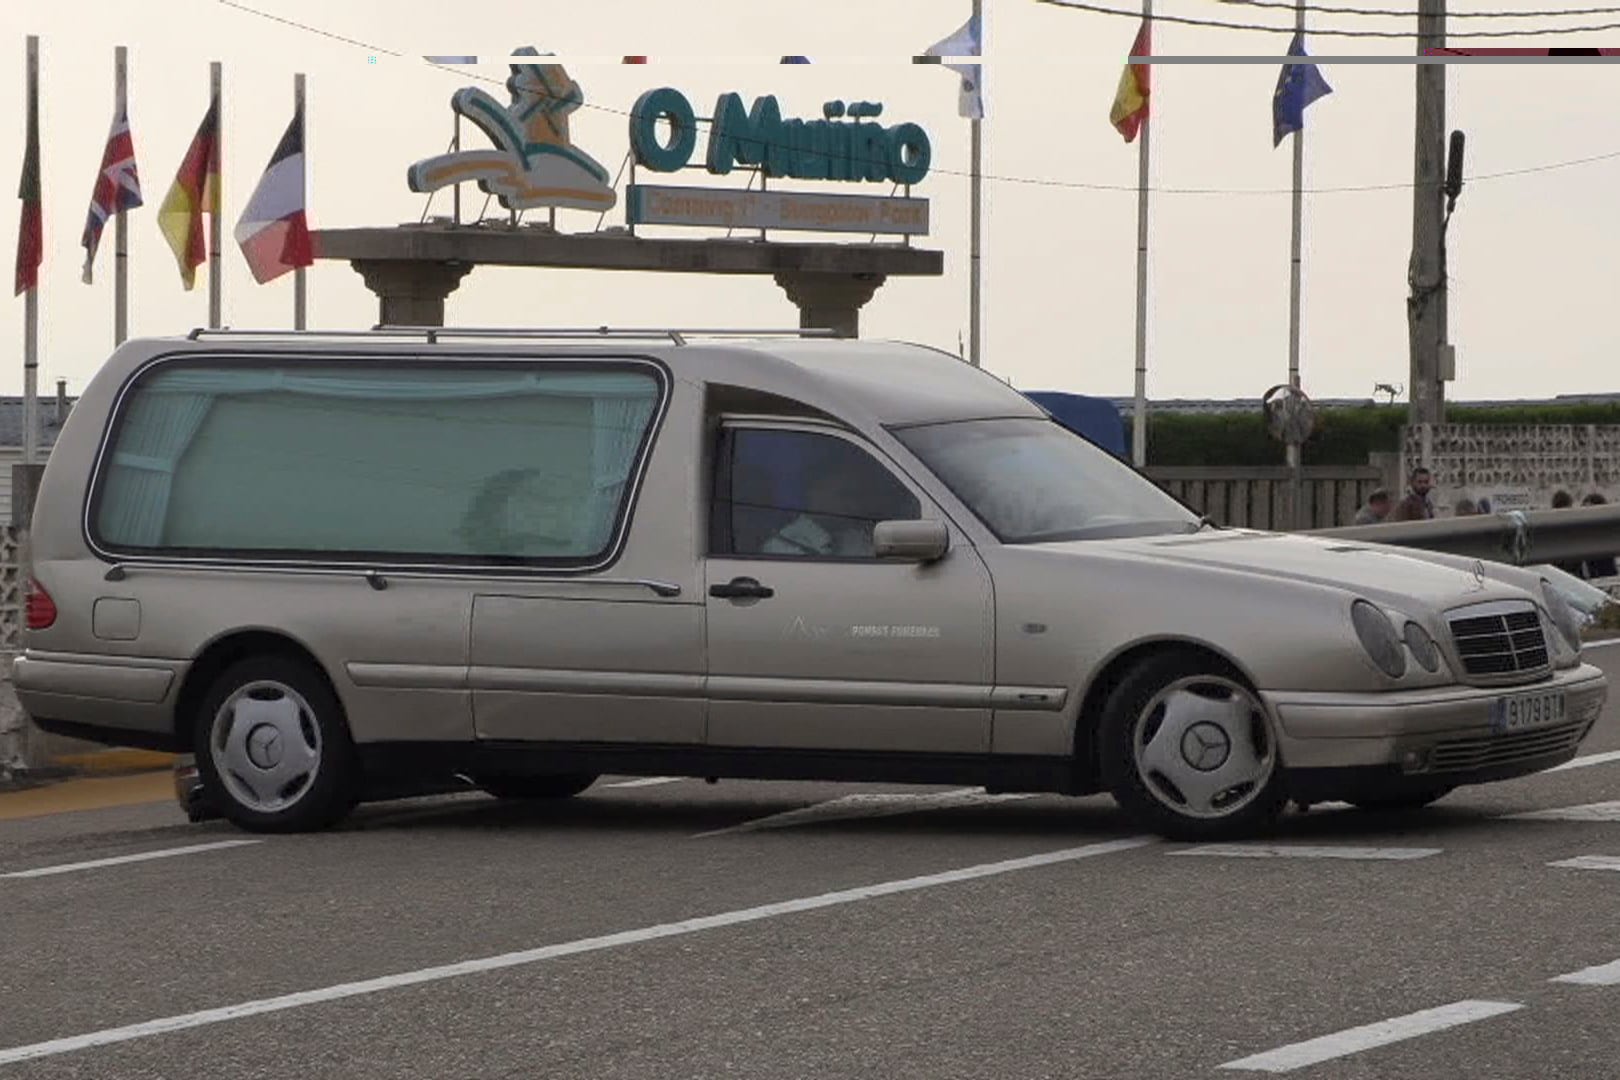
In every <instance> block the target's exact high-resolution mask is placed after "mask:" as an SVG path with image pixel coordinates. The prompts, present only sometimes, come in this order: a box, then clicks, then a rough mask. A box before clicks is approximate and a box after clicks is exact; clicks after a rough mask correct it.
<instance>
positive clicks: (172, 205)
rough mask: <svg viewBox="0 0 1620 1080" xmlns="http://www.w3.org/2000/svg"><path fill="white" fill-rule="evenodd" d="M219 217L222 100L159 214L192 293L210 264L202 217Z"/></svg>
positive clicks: (194, 141)
mask: <svg viewBox="0 0 1620 1080" xmlns="http://www.w3.org/2000/svg"><path fill="white" fill-rule="evenodd" d="M205 213H206V214H209V215H211V216H213V217H218V216H219V99H218V98H215V99H214V100H213V101H211V102H209V104H208V114H207V115H206V116H204V117H203V122H202V124H201V125H200V126H199V127H198V128H197V134H196V135H195V136H194V137H193V138H192V140H191V148H190V149H188V150H187V151H186V157H185V160H184V161H182V162H181V163H180V171H179V172H178V173H176V174H175V177H174V185H173V186H172V187H170V188H169V194H168V196H167V197H166V198H165V199H164V200H163V206H162V208H161V209H159V210H158V228H160V229H162V230H163V236H164V238H165V239H167V240H168V241H169V247H171V248H173V249H174V257H175V258H176V259H178V260H179V261H180V280H181V281H182V282H183V283H184V284H185V287H186V289H187V290H188V291H189V290H190V289H191V288H192V286H194V285H195V284H196V283H197V267H199V266H201V265H202V264H203V263H205V262H207V261H208V241H207V239H206V237H205V236H204V235H203V225H202V216H203V214H205Z"/></svg>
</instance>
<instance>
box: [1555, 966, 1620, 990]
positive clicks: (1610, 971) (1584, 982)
mask: <svg viewBox="0 0 1620 1080" xmlns="http://www.w3.org/2000/svg"><path fill="white" fill-rule="evenodd" d="M1547 981H1548V982H1555V983H1570V984H1572V985H1574V986H1620V960H1615V961H1614V962H1612V963H1608V964H1599V965H1598V966H1596V967H1589V968H1582V969H1581V970H1580V971H1572V972H1570V973H1569V974H1568V975H1559V976H1556V977H1555V978H1551V979H1548V980H1547Z"/></svg>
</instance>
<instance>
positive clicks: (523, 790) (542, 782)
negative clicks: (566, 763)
mask: <svg viewBox="0 0 1620 1080" xmlns="http://www.w3.org/2000/svg"><path fill="white" fill-rule="evenodd" d="M596 781H597V777H596V775H595V774H592V773H542V774H540V775H536V776H486V777H481V778H480V779H479V781H478V786H479V787H481V788H483V789H484V790H485V791H487V792H489V793H490V794H491V795H493V796H495V797H496V798H497V799H567V798H572V797H573V796H575V795H578V794H579V793H580V792H582V791H584V790H585V789H586V788H588V787H590V786H591V785H592V784H594V783H596Z"/></svg>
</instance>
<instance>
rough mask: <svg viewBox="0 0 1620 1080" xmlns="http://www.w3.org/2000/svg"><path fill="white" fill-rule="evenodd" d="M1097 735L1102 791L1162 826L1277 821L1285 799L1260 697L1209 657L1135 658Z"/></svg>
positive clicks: (1215, 831) (1247, 827) (1181, 835)
mask: <svg viewBox="0 0 1620 1080" xmlns="http://www.w3.org/2000/svg"><path fill="white" fill-rule="evenodd" d="M1101 735H1102V745H1101V751H1102V764H1103V770H1104V771H1103V776H1104V778H1105V781H1106V783H1107V785H1108V788H1109V790H1110V791H1111V792H1112V793H1113V795H1114V798H1115V799H1116V800H1117V801H1118V802H1119V804H1120V805H1121V806H1122V807H1123V808H1124V809H1125V810H1126V812H1128V813H1129V814H1130V815H1131V816H1132V817H1135V818H1137V819H1138V820H1140V821H1142V822H1143V823H1144V824H1146V825H1147V826H1148V827H1149V828H1152V829H1154V830H1155V831H1157V832H1159V833H1161V834H1162V835H1165V836H1168V837H1171V838H1173V839H1179V840H1216V839H1226V838H1231V837H1235V836H1239V835H1243V834H1246V833H1250V832H1253V831H1255V830H1256V829H1259V828H1261V827H1263V826H1265V825H1268V824H1270V823H1271V822H1273V821H1275V820H1276V819H1277V818H1278V817H1279V816H1280V815H1281V814H1282V811H1283V807H1284V806H1285V805H1286V803H1287V791H1286V788H1285V787H1284V783H1283V779H1284V778H1283V768H1282V761H1281V758H1280V755H1279V754H1278V751H1277V741H1276V739H1275V738H1274V737H1273V735H1272V731H1271V723H1270V720H1269V719H1268V717H1267V714H1266V709H1265V706H1264V705H1262V704H1261V702H1260V699H1259V697H1258V696H1257V695H1256V694H1255V693H1254V691H1253V690H1252V689H1250V688H1249V687H1248V686H1247V685H1246V684H1245V682H1244V681H1243V680H1242V678H1241V677H1240V676H1239V675H1238V673H1237V672H1235V671H1233V670H1232V669H1231V668H1230V667H1228V666H1227V665H1225V664H1222V663H1220V662H1219V661H1218V660H1215V659H1213V658H1211V657H1207V656H1204V655H1202V654H1199V653H1196V652H1190V651H1189V652H1174V653H1163V654H1160V655H1158V656H1153V657H1149V658H1148V659H1146V660H1143V661H1142V662H1141V663H1140V664H1138V665H1137V666H1136V667H1135V668H1134V669H1133V670H1132V671H1131V672H1130V673H1129V674H1127V675H1126V677H1125V678H1124V679H1123V680H1122V681H1121V682H1120V684H1119V685H1118V686H1117V687H1115V689H1114V691H1113V692H1112V693H1111V694H1110V695H1109V696H1108V699H1107V702H1106V704H1105V706H1104V710H1103V718H1102V730H1101Z"/></svg>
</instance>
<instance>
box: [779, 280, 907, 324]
mask: <svg viewBox="0 0 1620 1080" xmlns="http://www.w3.org/2000/svg"><path fill="white" fill-rule="evenodd" d="M776 283H777V284H778V285H780V286H781V287H782V291H783V292H785V293H787V298H788V299H789V300H791V301H793V302H794V303H795V304H796V305H798V308H799V326H800V327H802V328H805V329H825V330H831V331H833V333H835V334H837V335H838V336H839V337H849V338H852V337H859V336H860V333H861V308H863V307H865V306H866V303H867V301H869V300H871V299H872V297H873V295H874V294H876V292H877V291H878V288H879V286H881V285H882V284H883V275H882V274H816V273H805V272H804V271H793V272H789V273H784V274H777V275H776Z"/></svg>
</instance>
